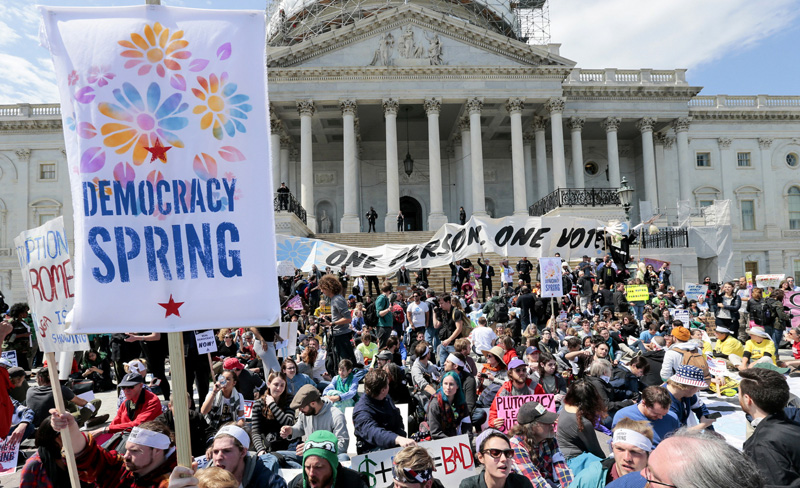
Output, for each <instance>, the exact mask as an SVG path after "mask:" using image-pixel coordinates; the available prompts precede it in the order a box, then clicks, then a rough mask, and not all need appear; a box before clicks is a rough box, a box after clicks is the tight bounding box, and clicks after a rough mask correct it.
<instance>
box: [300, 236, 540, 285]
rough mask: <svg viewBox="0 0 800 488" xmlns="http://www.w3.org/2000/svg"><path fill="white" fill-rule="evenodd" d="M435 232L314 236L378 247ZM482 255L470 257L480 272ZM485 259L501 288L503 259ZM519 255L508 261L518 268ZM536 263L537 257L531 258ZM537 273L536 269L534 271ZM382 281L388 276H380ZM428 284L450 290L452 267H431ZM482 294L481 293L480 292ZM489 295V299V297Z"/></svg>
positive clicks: (424, 238) (414, 241) (487, 256)
mask: <svg viewBox="0 0 800 488" xmlns="http://www.w3.org/2000/svg"><path fill="white" fill-rule="evenodd" d="M434 234H435V232H432V231H424V232H384V233H375V232H371V233H369V234H367V233H363V232H361V233H352V234H315V235H314V236H313V237H314V238H315V239H320V240H323V241H327V242H332V243H335V244H341V245H344V246H351V247H377V246H382V245H384V244H421V243H423V242H426V241H428V240H429V239H431V238H432V237H433V236H434ZM479 257H481V256H480V255H477V254H476V255H474V256H470V257H469V259H470V261H472V264H473V265H474V266H475V270H476V271H478V272H480V267H479V266H478V258H479ZM483 259H488V260H489V262H490V263H491V265H492V266H494V272H495V276H494V278H493V280H492V287H493V289H494V290H499V289H500V275H501V273H500V261H501V259H503V258H502V257H501V256H500V255H498V254H495V253H485V254H484V257H483ZM519 260H520V258H519V257H509V258H508V263H509V265H510V266H511V267H512V268H513V269H515V270H516V264H517V261H519ZM531 261H533V262H534V263H535V262H536V259H535V258H533V259H531ZM409 270H410V272H411V273H410V275H411V282H412V283H414V273H413V271H414V270H413V269H411V268H409ZM534 273H535V271H534ZM379 278H380V279H381V281H383V279H384V278H387V277H386V276H381V277H379ZM388 279H389V281H390V282H392V283H393V284H395V285H396V284H397V283H396V282H395V281H394V275H391V276H388ZM534 279H535V276H534ZM428 286H430V287H433V289H434V290H435V291H436V293H437V294H439V293H441V292H442V290H449V289H450V267H449V266H438V267H436V268H431V273H430V275H429V276H428ZM479 296H480V294H479ZM488 298H489V297H488V295H487V299H488Z"/></svg>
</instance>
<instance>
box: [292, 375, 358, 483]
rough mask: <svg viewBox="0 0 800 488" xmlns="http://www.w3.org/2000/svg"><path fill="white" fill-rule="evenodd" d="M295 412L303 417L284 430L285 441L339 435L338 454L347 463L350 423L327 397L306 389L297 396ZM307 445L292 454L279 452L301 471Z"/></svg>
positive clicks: (312, 386) (293, 402)
mask: <svg viewBox="0 0 800 488" xmlns="http://www.w3.org/2000/svg"><path fill="white" fill-rule="evenodd" d="M289 407H290V408H292V409H297V410H299V411H300V414H299V415H298V416H297V422H295V424H294V425H292V426H289V425H284V426H283V427H281V432H280V434H281V437H283V438H284V439H298V438H303V437H306V436H308V435H310V434H311V433H312V432H317V431H319V430H327V431H330V432H333V433H335V434H336V438H337V439H336V442H337V444H338V451H337V452H341V453H342V457H344V458H345V460H347V459H350V458H349V457H347V454H345V453H346V452H347V446H348V445H349V443H350V434H348V433H347V422H346V420H345V417H344V413H342V411H341V410H339V409H338V408H336V407H334V406H333V403H331V402H330V400H328V399H327V398H325V397H322V396H321V395H320V393H319V390H318V389H317V387H316V386H314V385H303V386H302V387H301V388H300V389H299V390H297V393H296V394H295V395H294V399H293V400H292V403H291V404H290V405H289ZM303 448H304V444H303V443H302V442H301V443H300V444H298V445H297V449H295V451H294V452H292V451H279V454H281V455H282V456H283V457H284V459H285V460H286V462H287V463H288V464H289V466H291V467H293V468H300V462H301V458H300V456H302V455H303Z"/></svg>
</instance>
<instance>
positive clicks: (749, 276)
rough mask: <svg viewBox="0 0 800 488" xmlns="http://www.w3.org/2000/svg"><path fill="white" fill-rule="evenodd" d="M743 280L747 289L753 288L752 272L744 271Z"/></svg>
mask: <svg viewBox="0 0 800 488" xmlns="http://www.w3.org/2000/svg"><path fill="white" fill-rule="evenodd" d="M744 278H745V279H746V280H747V287H748V288H752V287H753V272H752V271H745V272H744Z"/></svg>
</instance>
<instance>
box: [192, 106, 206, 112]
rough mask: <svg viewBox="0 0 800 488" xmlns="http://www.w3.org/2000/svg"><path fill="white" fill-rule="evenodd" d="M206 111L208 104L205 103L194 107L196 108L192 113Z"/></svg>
mask: <svg viewBox="0 0 800 488" xmlns="http://www.w3.org/2000/svg"><path fill="white" fill-rule="evenodd" d="M205 111H206V106H205V105H196V106H195V107H194V109H193V110H192V113H193V114H201V113H203V112H205Z"/></svg>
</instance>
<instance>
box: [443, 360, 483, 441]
mask: <svg viewBox="0 0 800 488" xmlns="http://www.w3.org/2000/svg"><path fill="white" fill-rule="evenodd" d="M444 370H445V372H448V371H455V372H456V373H457V374H458V378H459V379H460V380H461V391H463V392H464V400H465V401H466V402H467V412H469V414H470V419H471V423H472V425H473V426H475V427H476V428H477V429H480V426H481V425H483V423H484V422H485V421H486V412H485V411H484V410H483V409H482V408H475V406H476V405H477V403H478V391H477V382H476V379H475V377H474V376H472V375H471V374H470V371H471V369H470V367H469V363H467V357H466V356H464V355H463V354H461V353H460V352H454V353H452V354H450V355H449V356H448V357H447V359H446V360H445V362H444Z"/></svg>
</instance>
